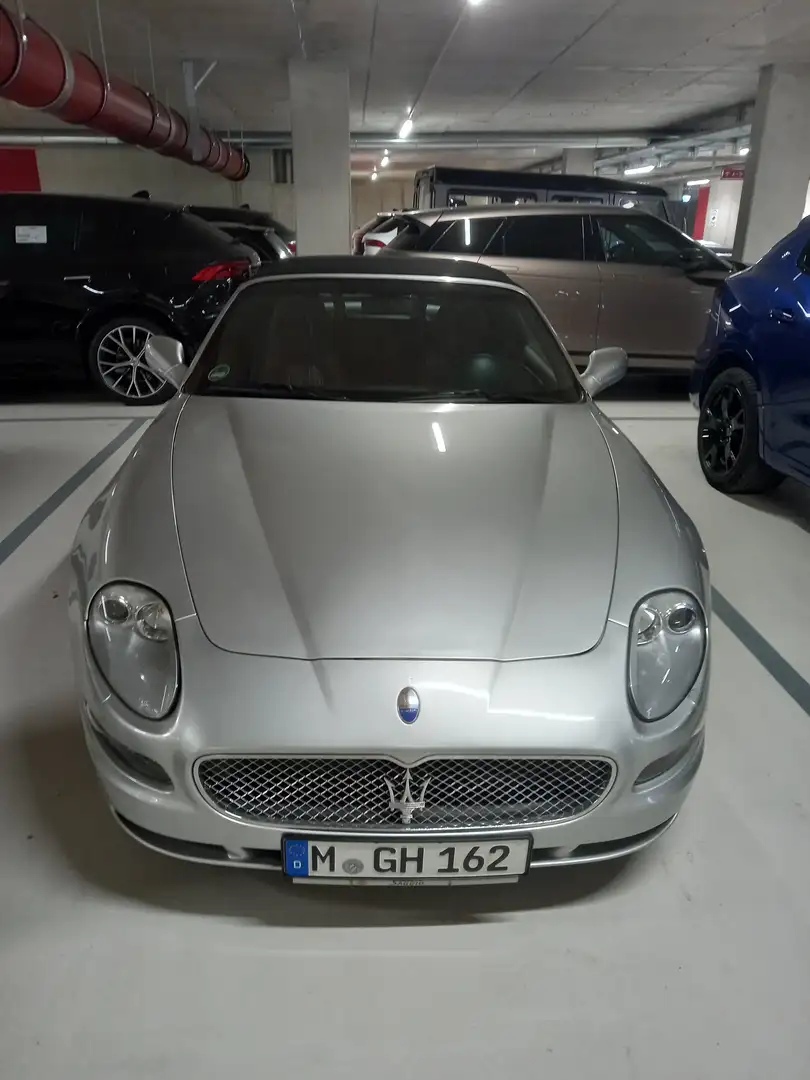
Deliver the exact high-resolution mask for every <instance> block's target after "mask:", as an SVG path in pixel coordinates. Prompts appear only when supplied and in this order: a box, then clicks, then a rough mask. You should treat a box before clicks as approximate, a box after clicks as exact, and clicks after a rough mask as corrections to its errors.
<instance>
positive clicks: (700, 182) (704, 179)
mask: <svg viewBox="0 0 810 1080" xmlns="http://www.w3.org/2000/svg"><path fill="white" fill-rule="evenodd" d="M710 183H711V180H710V178H709V177H708V176H704V177H701V179H700V180H687V181H686V186H687V187H706V185H707V184H710Z"/></svg>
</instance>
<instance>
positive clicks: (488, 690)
mask: <svg viewBox="0 0 810 1080" xmlns="http://www.w3.org/2000/svg"><path fill="white" fill-rule="evenodd" d="M177 635H178V642H179V647H180V655H181V663H182V666H183V685H184V690H183V695H182V698H181V701H180V704H179V706H178V708H177V709H176V711H175V713H174V714H173V715H172V716H171V717H170V718H169V719H167V720H166V721H163V722H160V723H150V722H149V721H146V720H143V719H141V718H140V717H138V716H137V715H135V714H134V713H132V712H130V711H129V710H128V709H127V708H126V706H124V705H123V704H122V703H121V702H120V701H119V700H118V699H117V698H116V697H115V696H114V695H113V694H112V693H111V692H110V690H109V688H108V687H107V686H106V684H105V682H104V680H103V679H102V677H101V676H100V674H99V672H98V671H97V669H96V667H95V663H94V661H93V660H92V658H91V656H90V655H89V651H88V649H87V647H86V639H85V632H84V626H83V623H80V622H79V621H78V619H76V618H74V625H73V646H74V658H75V663H76V668H77V674H78V683H79V686H80V691H81V693H82V697H83V701H84V729H85V735H86V738H87V744H88V748H89V751H90V755H91V758H92V760H93V763H94V765H95V768H96V771H97V773H98V775H99V778H100V780H101V783H102V785H103V787H104V790H105V792H106V795H107V797H108V799H109V801H110V803H111V805H112V808H113V810H114V813H115V816H116V818H117V820H118V821H119V823H120V824H121V825H122V826H123V827H124V828H125V829H126V830H127V832H129V834H130V835H131V836H133V837H134V838H135V839H137V840H139V841H140V842H141V843H144V844H146V845H147V846H149V847H152V848H154V849H156V850H159V851H162V852H164V853H166V854H169V855H174V856H178V857H181V858H186V859H192V860H196V861H202V862H212V863H221V864H229V865H241V866H249V867H257V868H262V869H275V870H279V869H280V868H281V861H280V851H281V841H282V836H295V835H299V836H307V835H313V836H314V835H317V836H318V837H321V838H326V837H329V836H335V837H339V838H341V839H348V838H350V837H351V836H352V835H353V834H352V833H351V832H350V831H348V830H346V829H340V830H335V829H329V828H324V827H322V826H313V828H312V829H311V830H308V831H306V832H305V831H303V830H301V829H300V828H299V829H295V828H289V827H280V826H276V825H267V824H264V823H260V822H254V821H247V820H244V819H240V818H236V817H234V816H229V815H225V814H224V813H222V812H220V811H218V810H216V809H215V808H214V807H213V806H211V805H210V804H209V803H208V802H207V801H206V800H205V799H204V798H203V796H202V794H201V793H200V791H199V790H198V788H197V785H196V782H195V779H194V763H195V761H196V760H197V759H198V758H199V757H200V756H201V755H203V754H206V755H207V754H216V753H229V752H238V753H240V754H245V755H323V756H329V755H360V756H362V755H367V756H380V755H381V754H383V755H385V756H389V757H393V758H395V759H396V760H397V761H400V762H401V763H402V764H403V765H413V764H414V763H415V762H417V761H419V760H420V759H423V758H425V757H430V756H445V757H447V756H469V755H474V756H503V757H510V756H513V757H519V756H539V755H560V756H567V755H594V756H603V757H607V758H610V759H611V760H612V761H614V762H615V764H616V778H615V780H614V782H613V785H612V787H611V788H610V791H609V792H608V794H607V795H606V796H605V798H604V799H603V800H602V801H601V802H600V803H599V804H598V805H597V806H596V807H595V808H594V809H592V810H590V811H589V812H588V813H585V814H583V815H582V816H580V817H577V818H573V819H569V820H564V821H558V822H554V823H549V824H547V825H541V826H539V827H532V828H515V827H511V829H510V832H511V834H513V835H514V834H516V833H517V834H520V835H530V836H531V839H532V845H533V849H532V850H533V855H532V862H531V865H532V867H533V868H535V867H541V866H548V865H562V864H570V863H577V862H592V861H598V860H601V859H609V858H616V857H620V856H623V855H628V854H631V853H632V852H634V851H637V850H639V849H640V848H641V847H644V846H646V844H648V843H651V842H652V841H653V840H655V839H656V838H657V837H658V836H660V835H661V833H662V832H663V831H665V830H666V828H668V826H669V825H670V824H671V822H672V821H673V820H674V818H675V816H676V815H677V813H678V811H679V810H680V808H681V806H682V804H683V801H684V799H685V798H686V795H687V793H688V790H689V787H690V785H691V783H692V780H693V779H694V776H695V774H696V772H697V769H698V767H699V765H700V761H701V758H702V754H703V710H704V704H705V696H706V690H707V682H708V679H707V673H708V660H707V661H706V663H705V664H704V669H703V671H702V672H701V674H700V676H699V677H698V680H697V682H696V683H695V686H694V687H693V690H692V693H691V694H690V695H689V697H688V698H687V700H686V701H685V702H684V703H683V704H682V705H681V706H680V707H679V708H678V709H677V710H676V711H675V713H673V714H671V715H670V716H669V717H667V718H665V719H664V720H661V721H658V722H657V723H654V724H642V723H640V722H639V721H637V720H636V719H635V718H634V717H633V716H632V714H631V713H630V710H629V708H628V704H627V699H626V692H625V681H624V674H625V650H626V640H627V630H626V628H625V627H621V626H618V625H616V624H613V623H608V626H607V628H606V631H605V635H604V637H603V639H602V641H601V642H600V644H599V646H598V647H597V648H595V649H593V650H592V651H591V652H590V653H587V654H584V655H582V656H577V657H566V658H559V659H553V660H540V661H523V662H516V663H511V664H501V665H499V664H492V663H485V662H481V663H472V664H471V663H469V662H467V663H463V662H451V661H447V662H445V661H443V662H436V661H426V662H405V661H367V662H362V661H329V662H321V663H319V664H316V665H313V664H308V663H304V662H300V661H288V660H277V659H272V658H265V657H256V656H242V655H235V654H232V653H226V652H223V651H222V650H220V649H218V648H216V647H215V646H213V645H212V644H211V643H210V642H209V641H208V640H207V638H206V637H205V636H204V634H203V633H202V630H201V628H200V626H199V623H198V621H197V619H196V617H193V616H192V617H189V618H186V619H183V620H181V621H180V622H179V623H178V625H177ZM407 685H415V686H417V687H418V688H419V692H420V695H421V696H422V714H421V716H420V719H419V722H418V723H417V724H415V725H413V726H406V725H404V724H402V723H401V722H400V720H399V719H398V717H397V715H396V711H395V709H394V707H393V705H392V703H393V702H394V701H395V700H396V693H397V692H398V690H399V689H401V687H402V686H407ZM361 699H362V700H361ZM344 703H346V704H344ZM532 704H533V705H534V708H532V707H531V705H532ZM527 705H528V706H530V707H527ZM115 745H118V746H120V747H124V748H126V749H127V750H128V751H129V752H130V753H135V754H140V755H142V756H143V757H144V758H146V759H148V760H149V761H151V762H154V763H156V764H157V765H158V766H159V768H160V770H161V771H162V773H163V774H164V775H165V778H166V781H167V782H166V783H158V782H145V781H144V779H143V777H142V776H137V775H135V774H134V772H133V770H132V769H128V768H127V765H126V761H122V759H121V758H120V757H118V756H117V755H116V754H115V753H111V752H110V747H111V746H115ZM662 760H663V761H666V762H668V767H667V768H666V771H663V772H661V773H660V774H659V775H656V776H654V777H653V778H652V779H650V780H649V781H647V782H645V783H643V784H639V783H637V779H638V777H639V775H640V774H641V773H642V771H643V770H649V767H650V766H651V765H652V763H654V762H656V761H662ZM653 771H654V770H653ZM498 833H499V831H498V830H497V829H480V830H474V831H470V830H465V831H464V834H463V835H464V839H465V840H470V839H471V838H479V837H480V838H482V839H484V838H487V837H491V836H495V835H498ZM355 835H358V836H360V835H362V838H363V839H365V840H368V839H370V838H371V837H370V835H369V832H368V831H363V832H362V834H361V833H360V831H358V833H357V834H355ZM438 835H439V836H440V837H445V836H446V837H447V838H448V839H452V838H453V837H455V836H458V835H459V831H458V830H456V831H455V832H454V831H453V830H451V829H448V830H447V832H446V833H444V832H442V833H440V834H438ZM501 835H502V830H501ZM380 836H381V838H383V839H385V840H388V839H400V840H404V839H408V840H411V841H415V840H418V839H419V838H420V837H425V838H426V839H436V838H437V833H436V832H435V831H433V832H431V834H430V836H428V835H427V834H426V833H423V832H421V831H418V830H417V829H416V828H414V827H404V826H403V827H402V828H401V830H397V831H392V830H390V829H385V830H381V831H380Z"/></svg>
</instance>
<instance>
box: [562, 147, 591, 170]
mask: <svg viewBox="0 0 810 1080" xmlns="http://www.w3.org/2000/svg"><path fill="white" fill-rule="evenodd" d="M595 161H596V151H595V150H582V149H578V150H565V151H564V152H563V164H562V171H563V172H564V173H577V174H578V175H579V176H593V165H594V162H595Z"/></svg>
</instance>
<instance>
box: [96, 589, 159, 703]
mask: <svg viewBox="0 0 810 1080" xmlns="http://www.w3.org/2000/svg"><path fill="white" fill-rule="evenodd" d="M87 636H88V638H89V640H90V650H91V652H92V653H93V657H94V659H95V661H96V663H97V664H98V666H99V668H100V669H101V673H102V674H103V676H104V678H105V679H106V680H107V682H108V683H109V684H110V688H111V689H112V690H113V691H114V692H115V693H116V694H117V695H118V697H120V698H121V700H122V701H123V702H124V704H126V705H128V706H129V707H130V708H131V709H133V710H134V711H135V712H137V713H139V714H140V715H141V716H145V717H146V718H147V720H161V719H162V718H163V717H164V716H166V715H167V713H168V712H169V711H170V710H171V708H172V705H174V700H175V698H176V697H177V687H178V682H179V662H178V658H177V641H176V639H175V635H174V622H173V620H172V613H171V611H169V606H168V604H167V603H166V602H165V600H162V599H161V598H160V597H159V596H158V595H157V593H153V592H152V591H151V590H150V589H146V588H144V587H143V586H142V585H130V584H129V583H127V582H123V581H119V582H116V583H114V584H112V585H105V586H104V588H103V589H99V591H98V592H97V593H96V595H95V597H94V598H93V602H92V604H91V605H90V612H89V614H88V616H87Z"/></svg>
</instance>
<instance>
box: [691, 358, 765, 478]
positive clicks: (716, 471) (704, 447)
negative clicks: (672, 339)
mask: <svg viewBox="0 0 810 1080" xmlns="http://www.w3.org/2000/svg"><path fill="white" fill-rule="evenodd" d="M697 450H698V460H699V461H700V467H701V469H702V470H703V475H704V476H705V477H706V479H707V480H708V482H709V483H710V484H711V486H712V487H713V488H716V489H717V490H718V491H722V492H723V493H724V494H726V495H755V494H761V493H762V492H766V491H772V490H773V488H775V487H776V486H777V485H778V484H781V482H782V481H783V480H784V476H782V474H781V473H778V472H776V470H775V469H772V468H771V467H770V465H766V463H765V462H764V461H763V460H762V458H761V457H760V456H759V408H758V391H757V384H756V382H755V381H754V379H753V378H752V377H751V376H750V375H749V374H748V372H747V371H744V370H743V369H742V368H727V369H726V370H725V371H722V372H721V373H720V374H719V375H718V376H717V378H716V379H714V380H713V382H712V383H711V384H710V386H709V389H708V390H707V391H706V393H705V394H704V396H703V401H702V403H701V406H700V417H699V419H698V434H697Z"/></svg>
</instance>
